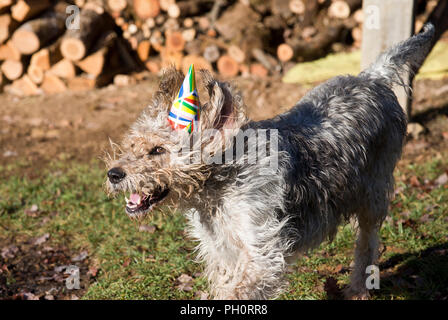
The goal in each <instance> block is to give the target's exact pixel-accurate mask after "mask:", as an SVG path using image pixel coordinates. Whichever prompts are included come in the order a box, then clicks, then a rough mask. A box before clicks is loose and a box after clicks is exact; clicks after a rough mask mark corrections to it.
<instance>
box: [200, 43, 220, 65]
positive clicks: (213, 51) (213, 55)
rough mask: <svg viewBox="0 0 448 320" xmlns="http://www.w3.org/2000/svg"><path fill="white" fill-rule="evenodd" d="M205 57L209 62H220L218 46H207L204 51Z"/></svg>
mask: <svg viewBox="0 0 448 320" xmlns="http://www.w3.org/2000/svg"><path fill="white" fill-rule="evenodd" d="M203 56H204V58H205V60H207V61H208V62H216V61H218V59H219V56H220V53H219V48H218V46H216V45H214V44H212V45H209V46H207V47H206V48H205V49H204V53H203Z"/></svg>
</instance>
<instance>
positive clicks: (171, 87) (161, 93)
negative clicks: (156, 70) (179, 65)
mask: <svg viewBox="0 0 448 320" xmlns="http://www.w3.org/2000/svg"><path fill="white" fill-rule="evenodd" d="M183 79H184V74H183V73H182V72H180V71H178V70H176V69H175V68H174V67H169V68H166V69H164V70H163V74H162V78H161V80H160V83H159V88H158V90H157V92H156V93H155V94H154V98H153V103H152V106H151V107H152V108H154V109H155V110H153V111H156V112H157V113H160V112H168V110H169V108H170V107H171V104H172V103H173V100H174V99H175V98H176V96H177V93H178V91H179V88H180V86H181V85H182V81H183Z"/></svg>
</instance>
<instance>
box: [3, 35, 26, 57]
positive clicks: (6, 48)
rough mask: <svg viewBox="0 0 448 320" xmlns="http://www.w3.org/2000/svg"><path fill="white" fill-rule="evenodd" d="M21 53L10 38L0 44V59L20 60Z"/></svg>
mask: <svg viewBox="0 0 448 320" xmlns="http://www.w3.org/2000/svg"><path fill="white" fill-rule="evenodd" d="M21 57H22V54H21V53H20V51H19V50H17V48H16V47H15V46H14V44H13V43H12V41H11V40H9V41H8V42H6V43H5V44H3V45H1V46H0V60H14V61H20V59H21Z"/></svg>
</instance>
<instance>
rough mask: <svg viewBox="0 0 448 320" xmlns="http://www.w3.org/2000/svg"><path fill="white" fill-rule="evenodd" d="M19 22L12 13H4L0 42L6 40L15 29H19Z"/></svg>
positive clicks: (1, 19) (0, 27) (0, 19)
mask: <svg viewBox="0 0 448 320" xmlns="http://www.w3.org/2000/svg"><path fill="white" fill-rule="evenodd" d="M18 26H19V24H18V23H17V21H15V20H14V19H13V18H12V17H11V15H9V14H3V15H1V16H0V43H3V42H5V41H6V40H7V39H8V38H9V37H10V36H11V34H12V33H13V32H14V30H16V29H17V27H18Z"/></svg>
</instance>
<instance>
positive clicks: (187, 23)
mask: <svg viewBox="0 0 448 320" xmlns="http://www.w3.org/2000/svg"><path fill="white" fill-rule="evenodd" d="M183 24H184V27H185V28H192V27H193V26H194V20H193V19H192V18H185V19H184V22H183Z"/></svg>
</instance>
